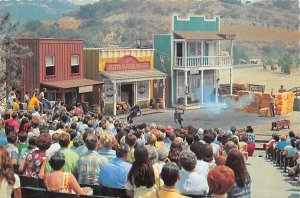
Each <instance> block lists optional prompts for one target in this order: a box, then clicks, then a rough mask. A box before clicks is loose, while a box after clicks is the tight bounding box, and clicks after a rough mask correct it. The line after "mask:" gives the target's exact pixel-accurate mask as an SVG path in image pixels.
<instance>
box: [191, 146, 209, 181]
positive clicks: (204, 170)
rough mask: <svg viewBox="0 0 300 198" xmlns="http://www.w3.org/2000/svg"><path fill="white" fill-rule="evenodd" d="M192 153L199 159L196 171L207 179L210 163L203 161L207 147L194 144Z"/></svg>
mask: <svg viewBox="0 0 300 198" xmlns="http://www.w3.org/2000/svg"><path fill="white" fill-rule="evenodd" d="M190 149H191V151H192V152H194V153H195V155H196V157H197V164H196V167H195V171H196V172H198V173H199V174H200V175H202V176H204V177H205V178H207V174H208V168H209V167H208V163H207V162H205V161H203V158H204V155H205V145H204V144H203V143H202V142H194V143H193V144H192V145H191V148H190Z"/></svg>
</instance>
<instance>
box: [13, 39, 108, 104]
mask: <svg viewBox="0 0 300 198" xmlns="http://www.w3.org/2000/svg"><path fill="white" fill-rule="evenodd" d="M17 42H18V43H19V44H20V45H22V46H26V47H28V48H29V49H30V50H31V51H32V52H33V56H32V57H30V58H27V59H21V60H20V61H21V64H22V65H24V69H23V77H22V80H21V86H20V92H21V96H22V97H21V98H23V95H24V93H25V92H26V91H29V92H30V94H31V95H32V92H33V90H34V89H36V88H38V89H42V88H44V87H45V88H47V89H48V94H47V98H48V100H52V101H54V100H61V101H63V102H65V103H66V104H67V105H68V106H70V105H73V104H74V103H76V102H81V103H82V102H89V103H90V104H95V103H96V104H97V103H98V100H99V94H97V93H100V92H101V86H102V82H100V81H96V80H90V79H85V78H83V60H82V54H83V40H72V39H52V38H38V39H33V38H18V39H17Z"/></svg>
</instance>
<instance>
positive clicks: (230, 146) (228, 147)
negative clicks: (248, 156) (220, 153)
mask: <svg viewBox="0 0 300 198" xmlns="http://www.w3.org/2000/svg"><path fill="white" fill-rule="evenodd" d="M232 149H237V145H236V144H235V143H234V142H233V141H228V142H227V143H226V144H225V152H226V153H227V154H228V153H229V152H230V151H231V150H232Z"/></svg>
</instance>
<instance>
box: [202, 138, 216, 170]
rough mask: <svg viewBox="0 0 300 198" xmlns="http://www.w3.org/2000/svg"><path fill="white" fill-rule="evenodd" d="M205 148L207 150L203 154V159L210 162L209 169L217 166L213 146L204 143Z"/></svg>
mask: <svg viewBox="0 0 300 198" xmlns="http://www.w3.org/2000/svg"><path fill="white" fill-rule="evenodd" d="M204 149H205V152H204V156H203V161H205V162H207V163H208V169H212V168H213V167H215V166H216V164H215V161H214V152H213V147H212V146H211V145H210V144H204Z"/></svg>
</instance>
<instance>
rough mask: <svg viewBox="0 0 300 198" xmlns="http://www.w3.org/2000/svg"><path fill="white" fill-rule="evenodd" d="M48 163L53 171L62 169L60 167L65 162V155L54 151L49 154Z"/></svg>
mask: <svg viewBox="0 0 300 198" xmlns="http://www.w3.org/2000/svg"><path fill="white" fill-rule="evenodd" d="M49 164H50V166H51V168H52V169H53V170H55V171H58V170H60V169H62V167H63V166H64V164H65V155H64V154H63V153H60V152H55V153H54V154H53V155H52V156H51V158H50V160H49Z"/></svg>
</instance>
